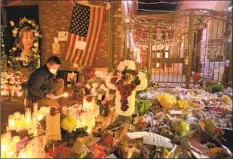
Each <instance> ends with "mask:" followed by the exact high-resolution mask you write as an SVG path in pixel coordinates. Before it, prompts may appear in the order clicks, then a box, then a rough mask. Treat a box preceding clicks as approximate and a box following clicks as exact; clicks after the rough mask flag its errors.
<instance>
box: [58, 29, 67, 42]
mask: <svg viewBox="0 0 233 159" xmlns="http://www.w3.org/2000/svg"><path fill="white" fill-rule="evenodd" d="M58 39H59V41H67V40H68V32H67V31H59V32H58Z"/></svg>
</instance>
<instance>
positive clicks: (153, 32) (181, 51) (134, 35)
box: [125, 9, 232, 87]
mask: <svg viewBox="0 0 233 159" xmlns="http://www.w3.org/2000/svg"><path fill="white" fill-rule="evenodd" d="M149 18H150V17H147V18H141V17H135V18H134V19H132V20H131V21H129V22H128V23H126V25H125V35H126V38H125V39H126V43H125V44H126V46H125V53H126V56H129V55H130V56H131V57H132V58H134V59H135V60H136V61H137V62H139V63H140V66H141V67H146V68H147V70H148V73H149V76H150V77H151V79H152V80H153V81H155V82H157V83H164V84H165V83H166V86H169V85H170V86H174V83H178V84H181V85H183V86H185V87H189V85H190V84H192V83H193V82H194V80H193V78H192V72H196V73H199V74H200V75H201V77H202V78H203V79H206V80H213V81H217V82H222V83H224V84H229V83H230V81H232V74H231V72H232V41H231V39H232V17H231V15H228V14H226V13H223V12H218V11H213V10H207V9H189V10H183V11H178V12H174V13H170V14H167V15H166V16H163V17H160V16H158V17H156V18H155V19H151V20H150V19H149ZM127 53H129V54H127Z"/></svg>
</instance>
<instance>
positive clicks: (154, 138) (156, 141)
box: [143, 133, 174, 148]
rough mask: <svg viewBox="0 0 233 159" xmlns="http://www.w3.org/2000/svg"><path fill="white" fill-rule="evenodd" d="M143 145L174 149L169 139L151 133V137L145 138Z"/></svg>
mask: <svg viewBox="0 0 233 159" xmlns="http://www.w3.org/2000/svg"><path fill="white" fill-rule="evenodd" d="M143 144H148V145H155V146H161V147H166V148H173V147H174V146H173V144H172V142H171V140H170V139H169V138H166V137H163V136H161V135H158V134H155V133H149V136H144V137H143Z"/></svg>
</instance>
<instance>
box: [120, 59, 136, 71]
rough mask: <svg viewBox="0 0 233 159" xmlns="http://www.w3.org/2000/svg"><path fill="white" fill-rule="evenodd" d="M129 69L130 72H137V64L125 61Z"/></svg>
mask: <svg viewBox="0 0 233 159" xmlns="http://www.w3.org/2000/svg"><path fill="white" fill-rule="evenodd" d="M123 62H124V64H125V66H126V67H127V69H129V70H136V64H135V62H134V61H132V60H125V61H123Z"/></svg>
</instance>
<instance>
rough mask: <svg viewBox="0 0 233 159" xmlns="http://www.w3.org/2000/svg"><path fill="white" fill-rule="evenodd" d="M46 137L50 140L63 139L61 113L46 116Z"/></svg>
mask: <svg viewBox="0 0 233 159" xmlns="http://www.w3.org/2000/svg"><path fill="white" fill-rule="evenodd" d="M46 138H47V139H48V140H61V126H60V114H59V113H58V114H56V115H54V116H51V115H50V114H48V115H47V116H46Z"/></svg>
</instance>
